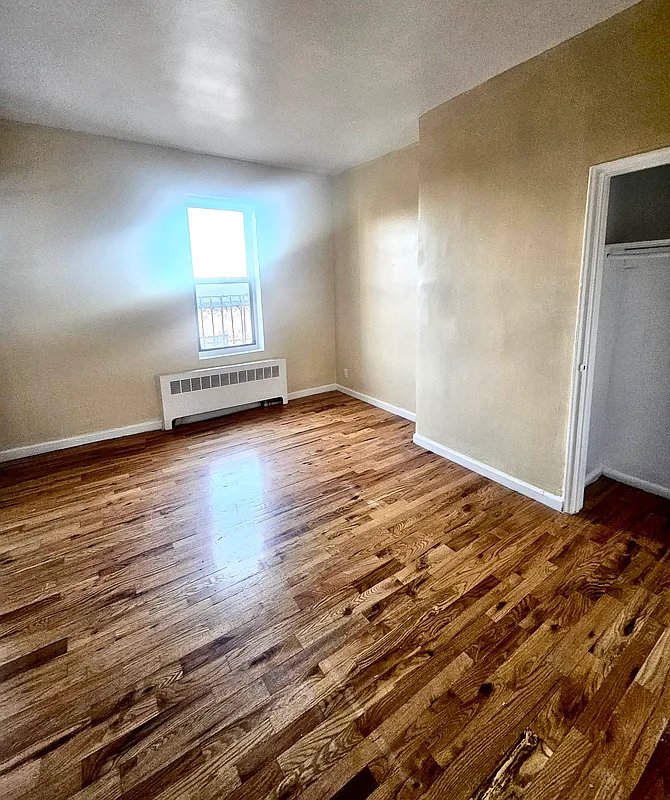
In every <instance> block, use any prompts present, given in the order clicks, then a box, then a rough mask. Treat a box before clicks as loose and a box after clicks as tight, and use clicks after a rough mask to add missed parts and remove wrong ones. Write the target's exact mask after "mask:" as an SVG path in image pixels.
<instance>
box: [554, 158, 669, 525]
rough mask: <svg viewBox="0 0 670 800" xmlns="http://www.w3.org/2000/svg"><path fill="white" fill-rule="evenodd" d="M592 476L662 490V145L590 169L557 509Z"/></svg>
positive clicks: (665, 193)
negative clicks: (563, 470)
mask: <svg viewBox="0 0 670 800" xmlns="http://www.w3.org/2000/svg"><path fill="white" fill-rule="evenodd" d="M601 476H605V477H607V478H609V479H612V480H615V481H618V482H619V483H622V484H628V485H630V486H633V487H636V488H637V489H641V490H643V491H645V492H648V493H649V494H650V503H651V504H652V505H653V497H651V496H660V497H664V498H670V148H666V149H665V150H660V151H656V152H654V153H648V154H643V155H641V156H633V157H632V158H628V159H621V160H620V161H617V162H611V163H609V164H602V165H599V166H597V167H593V168H592V169H591V174H590V179H589V196H588V200H587V218H586V227H585V241H584V258H583V264H582V284H581V295H580V303H579V311H578V327H577V337H576V345H575V359H574V366H573V393H572V403H571V410H570V420H569V431H568V452H567V463H566V474H565V486H564V510H565V511H567V512H570V513H576V512H577V511H579V510H580V509H581V508H582V506H583V504H584V491H585V487H586V486H588V485H589V484H592V483H594V482H596V481H597V480H598V479H599V478H600V477H601ZM599 485H600V484H599ZM594 490H595V491H597V488H595V489H594ZM592 491H593V490H592Z"/></svg>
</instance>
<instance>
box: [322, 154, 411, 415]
mask: <svg viewBox="0 0 670 800" xmlns="http://www.w3.org/2000/svg"><path fill="white" fill-rule="evenodd" d="M334 189H335V191H334V217H335V236H334V255H335V309H336V332H337V380H338V383H340V384H343V385H345V386H348V387H349V388H351V389H355V390H356V391H358V392H362V393H363V394H367V395H371V396H372V397H376V398H377V399H378V400H383V401H384V402H387V403H391V404H392V405H395V406H400V408H404V409H406V410H408V411H414V408H415V394H416V383H415V372H416V273H417V201H418V147H417V146H416V145H414V146H412V147H407V148H405V149H403V150H397V151H395V152H393V153H389V154H388V155H385V156H382V157H381V158H378V159H375V160H374V161H370V162H368V163H367V164H363V165H361V166H359V167H355V168H354V169H351V170H347V171H346V172H344V173H342V174H341V175H339V176H338V177H337V178H336V179H335V184H334ZM345 369H347V370H348V372H349V375H348V377H346V376H345V373H344V370H345Z"/></svg>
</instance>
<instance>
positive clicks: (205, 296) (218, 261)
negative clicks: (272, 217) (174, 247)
mask: <svg viewBox="0 0 670 800" xmlns="http://www.w3.org/2000/svg"><path fill="white" fill-rule="evenodd" d="M187 214H188V233H189V240H190V244H191V266H192V269H193V280H194V283H195V312H196V319H197V323H198V349H199V353H200V357H201V358H206V357H208V356H216V355H233V354H235V353H248V352H251V351H253V350H262V349H263V323H262V315H261V298H260V282H259V274H258V259H257V255H256V226H255V220H254V213H253V210H252V209H250V208H246V207H243V206H241V205H238V204H234V203H228V202H224V201H221V202H218V201H207V200H205V201H199V200H193V201H189V202H188V203H187Z"/></svg>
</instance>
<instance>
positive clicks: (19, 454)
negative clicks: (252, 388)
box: [0, 383, 337, 462]
mask: <svg viewBox="0 0 670 800" xmlns="http://www.w3.org/2000/svg"><path fill="white" fill-rule="evenodd" d="M336 390H337V386H336V384H334V383H330V384H328V385H326V386H315V387H313V388H311V389H301V390H299V391H297V392H289V395H288V399H289V400H297V399H298V398H299V397H309V396H310V395H313V394H322V393H323V392H334V391H336ZM249 407H250V408H251V407H252V406H249ZM239 410H240V409H239V408H236V409H233V411H239ZM221 415H222V414H221V412H213V413H212V414H211V415H209V416H212V417H214V416H221ZM201 416H202V418H203V419H205V418H207V416H208V415H206V414H203V415H201ZM190 421H191V422H193V421H195V420H194V419H191V420H190ZM162 427H163V423H162V422H161V420H159V419H150V420H147V421H146V422H138V423H137V424H136V425H126V426H125V427H123V428H109V429H108V430H105V431H94V432H93V433H83V434H81V435H80V436H68V437H67V438H66V439H54V440H52V441H50V442H38V443H37V444H28V445H24V446H23V447H11V448H9V449H8V450H0V462H2V461H14V460H16V459H17V458H27V457H28V456H37V455H39V454H40V453H52V452H54V451H55V450H65V449H67V448H68V447H79V445H82V444H91V443H92V442H103V441H105V440H106V439H119V438H120V437H122V436H133V435H134V434H136V433H146V432H147V431H158V430H161V429H162Z"/></svg>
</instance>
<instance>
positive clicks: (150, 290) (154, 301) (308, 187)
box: [0, 122, 335, 450]
mask: <svg viewBox="0 0 670 800" xmlns="http://www.w3.org/2000/svg"><path fill="white" fill-rule="evenodd" d="M330 184H331V181H330V179H329V178H326V177H321V176H313V175H309V174H306V173H298V172H290V171H285V170H277V169H273V168H271V167H265V166H260V165H255V164H249V163H244V162H240V161H230V160H226V159H222V158H214V157H207V156H200V155H191V154H188V153H184V152H181V151H177V150H169V149H166V148H161V147H153V146H147V145H140V144H131V143H128V142H122V141H118V140H114V139H107V138H103V137H96V136H86V135H82V134H76V133H67V132H64V131H59V130H55V129H49V128H41V127H37V126H28V125H20V124H15V123H8V122H0V241H1V243H2V245H1V247H0V317H1V319H2V337H1V339H0V374H1V375H2V381H0V450H1V449H3V448H7V447H13V446H18V445H25V444H32V443H35V442H42V441H48V440H50V439H58V438H62V437H67V436H73V435H77V434H81V433H88V432H93V431H97V430H103V429H106V428H114V427H120V426H124V425H131V424H134V423H138V422H142V421H145V420H149V419H155V418H158V417H159V416H160V400H159V395H158V388H157V381H156V375H158V374H159V373H164V372H172V371H176V370H180V369H193V368H197V367H202V366H212V365H214V364H217V363H222V364H225V363H229V362H230V361H232V360H239V359H240V357H239V356H237V357H236V358H235V359H230V358H228V359H220V360H219V361H216V360H214V361H212V360H207V361H199V360H198V352H197V336H196V323H195V312H194V307H193V295H192V283H191V273H190V258H189V251H188V230H187V224H186V212H185V205H184V201H185V196H186V195H188V194H196V195H208V196H217V197H232V198H237V199H243V200H247V201H249V202H251V203H253V204H254V205H255V207H256V215H257V228H258V240H259V241H258V246H259V261H260V268H261V286H262V299H263V317H264V323H265V352H263V353H258V354H252V355H248V356H244V357H243V358H244V360H253V359H254V358H269V357H285V358H286V359H287V368H288V378H289V389H290V390H291V391H294V390H297V389H304V388H309V387H312V386H320V385H323V384H327V383H332V382H333V381H334V379H335V346H334V300H333V274H332V251H331V186H330Z"/></svg>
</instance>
